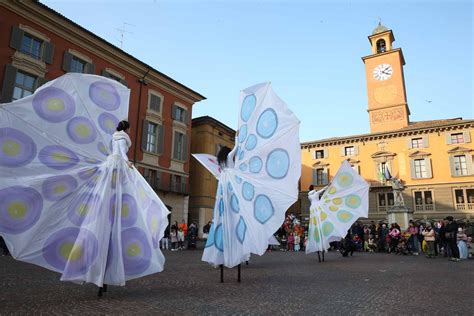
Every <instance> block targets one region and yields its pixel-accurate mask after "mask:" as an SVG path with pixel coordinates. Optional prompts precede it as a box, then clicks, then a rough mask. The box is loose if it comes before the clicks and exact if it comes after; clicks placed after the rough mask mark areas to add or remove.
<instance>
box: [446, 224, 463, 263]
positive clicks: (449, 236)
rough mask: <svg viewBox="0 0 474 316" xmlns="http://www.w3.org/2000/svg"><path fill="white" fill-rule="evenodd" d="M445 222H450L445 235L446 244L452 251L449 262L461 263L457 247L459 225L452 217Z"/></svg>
mask: <svg viewBox="0 0 474 316" xmlns="http://www.w3.org/2000/svg"><path fill="white" fill-rule="evenodd" d="M445 220H447V221H448V224H447V225H446V233H445V236H446V242H447V243H448V246H449V249H450V250H451V257H450V259H449V260H451V261H459V260H460V259H459V248H458V245H457V232H458V224H457V223H456V222H455V221H454V218H453V217H452V216H448V217H446V218H445Z"/></svg>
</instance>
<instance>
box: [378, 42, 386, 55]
mask: <svg viewBox="0 0 474 316" xmlns="http://www.w3.org/2000/svg"><path fill="white" fill-rule="evenodd" d="M386 50H387V47H386V46H385V40H383V39H379V40H378V41H377V53H383V52H385V51H386Z"/></svg>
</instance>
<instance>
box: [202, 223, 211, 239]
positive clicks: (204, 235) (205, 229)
mask: <svg viewBox="0 0 474 316" xmlns="http://www.w3.org/2000/svg"><path fill="white" fill-rule="evenodd" d="M211 225H212V221H209V222H207V224H206V225H204V227H203V228H202V238H204V239H207V236H209V231H210V230H211Z"/></svg>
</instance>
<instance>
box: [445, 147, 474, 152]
mask: <svg viewBox="0 0 474 316" xmlns="http://www.w3.org/2000/svg"><path fill="white" fill-rule="evenodd" d="M471 151H472V149H470V148H466V147H461V146H458V147H454V148H453V149H450V150H448V154H457V153H468V152H471Z"/></svg>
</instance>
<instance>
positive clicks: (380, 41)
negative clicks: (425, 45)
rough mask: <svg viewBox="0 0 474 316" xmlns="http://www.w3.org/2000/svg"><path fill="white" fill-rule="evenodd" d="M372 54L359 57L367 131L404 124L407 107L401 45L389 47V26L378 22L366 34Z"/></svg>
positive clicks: (407, 120)
mask: <svg viewBox="0 0 474 316" xmlns="http://www.w3.org/2000/svg"><path fill="white" fill-rule="evenodd" d="M369 41H370V45H371V46H372V54H371V55H368V56H365V57H362V61H363V62H364V64H365V72H366V80H367V96H368V100H369V108H368V110H367V111H368V112H369V119H370V131H371V133H377V132H386V131H392V130H397V129H400V128H403V127H407V126H408V124H409V119H408V116H409V115H410V110H409V108H408V104H407V97H406V93H405V79H404V75H403V66H404V65H405V59H404V58H403V53H402V49H401V48H393V47H392V43H393V42H394V41H395V38H394V36H393V33H392V31H391V30H389V29H387V28H386V27H385V26H383V25H382V24H381V23H380V22H379V25H378V26H377V27H376V28H375V29H374V31H373V32H372V35H370V36H369Z"/></svg>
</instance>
